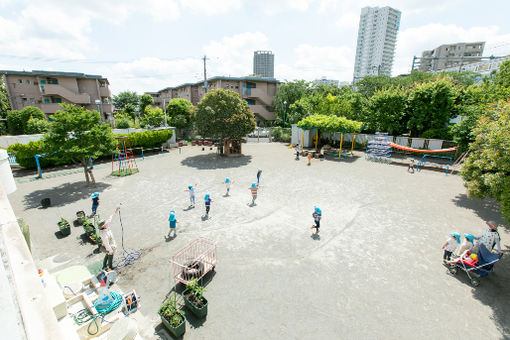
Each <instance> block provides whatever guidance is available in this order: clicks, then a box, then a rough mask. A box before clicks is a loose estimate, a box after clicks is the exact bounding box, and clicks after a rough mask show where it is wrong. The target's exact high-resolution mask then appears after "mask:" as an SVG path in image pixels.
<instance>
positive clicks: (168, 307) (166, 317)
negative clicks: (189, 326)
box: [158, 297, 186, 338]
mask: <svg viewBox="0 0 510 340" xmlns="http://www.w3.org/2000/svg"><path fill="white" fill-rule="evenodd" d="M158 314H159V316H161V322H162V323H163V325H164V326H165V328H166V329H168V331H169V332H170V333H172V335H173V336H174V337H176V338H177V337H180V336H181V335H183V334H184V332H186V317H185V316H184V311H182V310H180V309H179V305H178V304H177V301H176V300H175V298H172V297H169V298H167V299H166V300H165V301H164V302H163V304H162V305H161V307H160V308H159V312H158Z"/></svg>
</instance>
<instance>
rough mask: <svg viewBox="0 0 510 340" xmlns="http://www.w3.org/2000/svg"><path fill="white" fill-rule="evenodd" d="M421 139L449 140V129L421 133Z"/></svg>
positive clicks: (450, 137) (450, 135) (450, 136)
mask: <svg viewBox="0 0 510 340" xmlns="http://www.w3.org/2000/svg"><path fill="white" fill-rule="evenodd" d="M420 137H421V138H427V139H430V138H437V139H444V140H451V139H452V134H451V129H450V128H448V127H445V128H442V129H430V130H427V131H425V132H423V133H422V134H421V135H420Z"/></svg>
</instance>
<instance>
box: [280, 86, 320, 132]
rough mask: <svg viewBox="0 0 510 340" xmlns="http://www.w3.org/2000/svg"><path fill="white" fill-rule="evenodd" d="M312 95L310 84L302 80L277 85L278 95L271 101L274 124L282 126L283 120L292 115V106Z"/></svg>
mask: <svg viewBox="0 0 510 340" xmlns="http://www.w3.org/2000/svg"><path fill="white" fill-rule="evenodd" d="M311 93H312V87H311V83H309V82H307V81H304V80H295V81H289V82H285V83H281V84H279V85H278V93H277V94H276V95H275V97H274V99H273V106H274V112H275V116H276V124H277V125H283V118H284V115H285V120H286V121H287V116H288V115H290V116H292V115H293V114H294V112H293V109H294V108H293V107H291V105H292V104H294V103H295V102H297V101H298V100H300V99H301V98H304V97H307V96H308V95H310V94H311Z"/></svg>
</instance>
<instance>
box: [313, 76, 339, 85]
mask: <svg viewBox="0 0 510 340" xmlns="http://www.w3.org/2000/svg"><path fill="white" fill-rule="evenodd" d="M313 83H314V84H315V85H331V86H336V87H338V84H339V81H338V80H335V79H327V78H326V77H322V78H321V79H315V80H314V81H313Z"/></svg>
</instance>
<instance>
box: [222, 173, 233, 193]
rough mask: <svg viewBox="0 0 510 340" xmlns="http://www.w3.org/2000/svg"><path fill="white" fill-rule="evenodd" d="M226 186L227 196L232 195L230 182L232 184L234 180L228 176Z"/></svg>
mask: <svg viewBox="0 0 510 340" xmlns="http://www.w3.org/2000/svg"><path fill="white" fill-rule="evenodd" d="M224 183H225V186H226V187H227V193H226V194H225V196H229V195H230V184H232V183H233V182H231V181H230V178H228V177H227V178H226V179H225V182H224Z"/></svg>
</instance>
